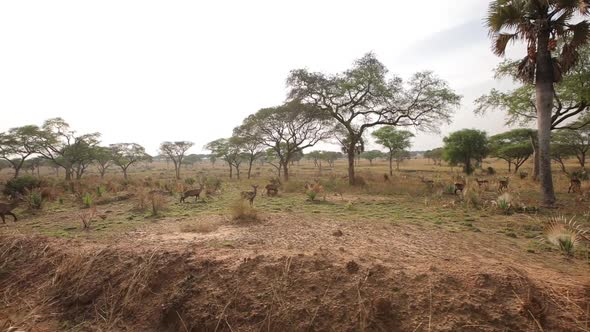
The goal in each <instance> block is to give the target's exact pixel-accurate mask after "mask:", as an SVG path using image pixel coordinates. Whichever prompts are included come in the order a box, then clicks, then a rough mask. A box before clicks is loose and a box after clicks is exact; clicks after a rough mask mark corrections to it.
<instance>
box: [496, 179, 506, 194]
mask: <svg viewBox="0 0 590 332" xmlns="http://www.w3.org/2000/svg"><path fill="white" fill-rule="evenodd" d="M504 189H508V178H505V179H500V180H498V191H500V192H502V191H504Z"/></svg>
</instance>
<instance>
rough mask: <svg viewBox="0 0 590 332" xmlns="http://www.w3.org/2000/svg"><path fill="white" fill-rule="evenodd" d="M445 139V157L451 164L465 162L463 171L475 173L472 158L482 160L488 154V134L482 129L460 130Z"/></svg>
mask: <svg viewBox="0 0 590 332" xmlns="http://www.w3.org/2000/svg"><path fill="white" fill-rule="evenodd" d="M443 141H444V144H445V145H444V152H443V158H444V159H445V160H446V161H448V162H449V163H451V164H463V171H464V172H465V173H467V174H471V173H473V166H472V165H471V163H472V160H474V159H475V160H481V159H483V158H484V157H485V156H486V155H487V154H488V138H487V134H486V133H485V132H484V131H481V130H475V129H463V130H459V131H456V132H454V133H451V134H450V135H449V136H447V137H445V138H444V139H443Z"/></svg>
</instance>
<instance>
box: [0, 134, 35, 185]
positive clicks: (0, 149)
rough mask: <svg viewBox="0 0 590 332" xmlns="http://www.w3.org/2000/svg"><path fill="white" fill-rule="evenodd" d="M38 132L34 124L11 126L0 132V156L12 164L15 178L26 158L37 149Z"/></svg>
mask: <svg viewBox="0 0 590 332" xmlns="http://www.w3.org/2000/svg"><path fill="white" fill-rule="evenodd" d="M40 133H41V130H40V129H39V127H37V126H34V125H29V126H22V127H17V128H11V129H10V130H8V132H6V133H0V158H1V159H4V160H6V161H7V162H8V163H9V164H10V166H12V168H13V169H14V177H15V178H16V177H18V175H19V173H20V170H21V169H22V167H23V165H24V164H25V161H26V160H27V158H29V157H30V156H31V155H33V154H35V153H36V152H37V151H38V150H39V148H40V146H41V140H40Z"/></svg>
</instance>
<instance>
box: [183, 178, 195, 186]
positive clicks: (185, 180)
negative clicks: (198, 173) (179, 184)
mask: <svg viewBox="0 0 590 332" xmlns="http://www.w3.org/2000/svg"><path fill="white" fill-rule="evenodd" d="M195 182H197V181H196V180H195V179H193V178H186V179H184V183H186V184H188V185H189V186H192V185H193V184H195Z"/></svg>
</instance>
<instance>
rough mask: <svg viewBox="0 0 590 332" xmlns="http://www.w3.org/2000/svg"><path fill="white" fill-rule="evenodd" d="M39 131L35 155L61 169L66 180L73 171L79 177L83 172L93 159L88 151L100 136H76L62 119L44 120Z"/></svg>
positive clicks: (97, 134) (96, 134) (96, 143)
mask: <svg viewBox="0 0 590 332" xmlns="http://www.w3.org/2000/svg"><path fill="white" fill-rule="evenodd" d="M41 129H42V130H41V132H40V136H39V138H40V144H39V150H38V151H37V153H38V154H39V155H41V156H42V157H43V158H45V159H48V160H50V161H51V162H52V163H53V164H55V165H57V166H59V167H62V168H63V169H64V170H65V179H66V180H71V179H72V174H74V172H75V171H76V175H77V176H79V177H81V176H82V174H83V172H84V171H83V170H84V169H85V168H86V166H87V165H88V164H90V162H92V160H93V158H94V155H93V154H92V153H90V150H91V149H92V148H94V147H96V146H98V143H99V142H100V141H99V137H100V134H99V133H91V134H84V135H76V132H75V131H74V130H72V129H71V128H70V125H69V124H68V123H67V122H65V121H64V119H62V118H52V119H48V120H46V121H45V122H44V123H43V126H42V127H41Z"/></svg>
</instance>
